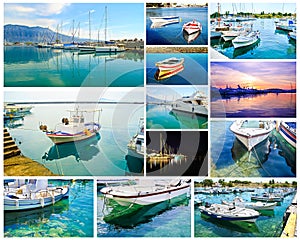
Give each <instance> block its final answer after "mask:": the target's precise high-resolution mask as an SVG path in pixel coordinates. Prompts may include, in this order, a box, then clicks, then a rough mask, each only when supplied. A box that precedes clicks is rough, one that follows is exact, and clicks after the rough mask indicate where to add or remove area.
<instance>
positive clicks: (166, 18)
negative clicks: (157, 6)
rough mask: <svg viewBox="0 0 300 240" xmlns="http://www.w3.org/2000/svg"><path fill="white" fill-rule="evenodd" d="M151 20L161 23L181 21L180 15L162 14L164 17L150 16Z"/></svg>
mask: <svg viewBox="0 0 300 240" xmlns="http://www.w3.org/2000/svg"><path fill="white" fill-rule="evenodd" d="M150 20H151V22H152V23H153V24H154V23H159V24H161V25H167V24H172V23H178V22H179V16H162V17H150Z"/></svg>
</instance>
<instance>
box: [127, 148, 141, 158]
mask: <svg viewBox="0 0 300 240" xmlns="http://www.w3.org/2000/svg"><path fill="white" fill-rule="evenodd" d="M127 150H128V155H129V156H131V157H134V158H142V159H144V153H142V152H138V151H136V150H135V149H132V148H129V147H128V148H127Z"/></svg>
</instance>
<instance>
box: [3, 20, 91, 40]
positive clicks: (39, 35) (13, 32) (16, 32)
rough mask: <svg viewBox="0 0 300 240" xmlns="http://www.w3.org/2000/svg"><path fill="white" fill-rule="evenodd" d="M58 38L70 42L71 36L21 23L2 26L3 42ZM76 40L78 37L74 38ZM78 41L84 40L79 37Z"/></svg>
mask: <svg viewBox="0 0 300 240" xmlns="http://www.w3.org/2000/svg"><path fill="white" fill-rule="evenodd" d="M56 39H59V40H60V41H62V42H71V41H72V36H67V35H63V34H58V35H57V34H56V32H54V31H52V30H50V29H48V28H42V27H28V26H22V25H11V24H8V25H5V26H4V42H11V43H15V42H33V43H39V42H55V41H56ZM75 41H78V38H76V39H75ZM80 41H86V39H81V40H80Z"/></svg>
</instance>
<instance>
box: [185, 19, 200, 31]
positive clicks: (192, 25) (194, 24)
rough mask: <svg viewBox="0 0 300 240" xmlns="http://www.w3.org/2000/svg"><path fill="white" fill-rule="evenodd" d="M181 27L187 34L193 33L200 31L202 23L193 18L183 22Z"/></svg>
mask: <svg viewBox="0 0 300 240" xmlns="http://www.w3.org/2000/svg"><path fill="white" fill-rule="evenodd" d="M182 29H183V31H185V32H187V34H193V33H195V32H201V31H202V25H201V23H200V22H198V21H196V20H193V21H190V22H187V23H185V24H183V27H182Z"/></svg>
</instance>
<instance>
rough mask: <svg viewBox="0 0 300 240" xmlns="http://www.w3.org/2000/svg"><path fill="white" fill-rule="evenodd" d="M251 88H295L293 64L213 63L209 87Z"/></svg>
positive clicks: (294, 67)
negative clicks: (238, 86)
mask: <svg viewBox="0 0 300 240" xmlns="http://www.w3.org/2000/svg"><path fill="white" fill-rule="evenodd" d="M238 84H239V85H240V86H241V87H253V88H257V89H267V88H281V89H290V88H291V84H292V86H293V88H295V87H296V63H295V62H218V63H217V62H213V63H211V86H213V87H217V88H225V87H226V85H228V86H231V87H237V85H238Z"/></svg>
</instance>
